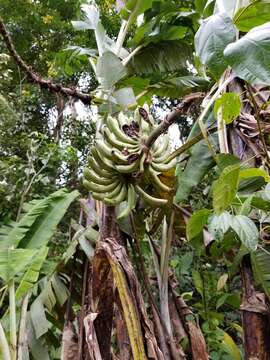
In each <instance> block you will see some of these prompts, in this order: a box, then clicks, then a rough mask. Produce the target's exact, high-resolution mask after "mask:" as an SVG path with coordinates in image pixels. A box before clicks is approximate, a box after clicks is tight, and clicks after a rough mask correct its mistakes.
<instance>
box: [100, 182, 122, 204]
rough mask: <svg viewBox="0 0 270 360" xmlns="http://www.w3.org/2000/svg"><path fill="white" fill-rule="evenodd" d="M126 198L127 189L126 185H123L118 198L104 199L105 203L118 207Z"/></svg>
mask: <svg viewBox="0 0 270 360" xmlns="http://www.w3.org/2000/svg"><path fill="white" fill-rule="evenodd" d="M126 196H127V187H126V185H125V184H123V186H122V188H121V190H120V192H119V194H118V195H117V196H115V197H113V198H112V197H111V196H110V197H106V198H104V202H105V204H107V205H110V206H116V205H118V204H120V203H121V202H122V201H124V200H125V198H126Z"/></svg>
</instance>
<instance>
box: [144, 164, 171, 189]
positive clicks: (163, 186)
mask: <svg viewBox="0 0 270 360" xmlns="http://www.w3.org/2000/svg"><path fill="white" fill-rule="evenodd" d="M149 173H150V176H151V179H152V180H153V185H154V186H155V187H157V189H158V190H161V191H165V192H171V191H172V190H173V189H172V188H171V187H169V186H167V185H166V184H164V183H163V182H162V181H161V180H160V178H159V177H158V175H157V174H156V172H155V171H154V170H153V169H151V168H149Z"/></svg>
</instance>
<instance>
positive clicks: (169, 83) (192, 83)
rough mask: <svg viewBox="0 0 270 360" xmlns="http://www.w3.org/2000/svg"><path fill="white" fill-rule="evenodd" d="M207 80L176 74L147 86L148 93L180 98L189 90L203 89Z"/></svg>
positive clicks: (189, 91)
mask: <svg viewBox="0 0 270 360" xmlns="http://www.w3.org/2000/svg"><path fill="white" fill-rule="evenodd" d="M207 85H209V83H208V81H206V80H205V79H203V78H200V77H198V76H190V75H186V76H178V77H172V78H170V77H168V78H167V79H165V80H162V81H159V82H157V83H155V84H151V85H149V86H148V89H149V92H150V94H153V95H158V96H162V97H170V98H180V97H182V96H184V95H187V94H189V93H191V92H193V91H194V92H195V91H199V90H204V89H206V87H207Z"/></svg>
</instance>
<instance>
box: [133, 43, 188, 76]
mask: <svg viewBox="0 0 270 360" xmlns="http://www.w3.org/2000/svg"><path fill="white" fill-rule="evenodd" d="M180 54H181V55H180ZM191 58H192V48H191V47H190V46H189V45H188V44H184V43H182V42H181V41H159V42H158V43H157V44H154V43H151V44H149V45H147V46H145V47H143V48H142V49H141V50H140V51H139V52H138V53H137V54H136V55H135V56H134V57H133V58H132V59H131V61H130V62H129V73H130V74H132V75H134V73H136V74H137V75H144V76H145V75H147V76H150V75H153V77H154V78H155V79H156V77H157V74H158V76H159V77H161V76H162V75H164V74H165V73H166V74H169V75H171V73H174V72H182V73H183V72H184V73H185V75H186V74H187V71H186V69H187V61H188V60H191Z"/></svg>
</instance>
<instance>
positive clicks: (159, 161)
mask: <svg viewBox="0 0 270 360" xmlns="http://www.w3.org/2000/svg"><path fill="white" fill-rule="evenodd" d="M169 155H170V151H168V150H167V151H165V152H164V154H163V155H161V156H159V157H154V162H155V163H157V164H164V163H166V160H167V158H168V156H169Z"/></svg>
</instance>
